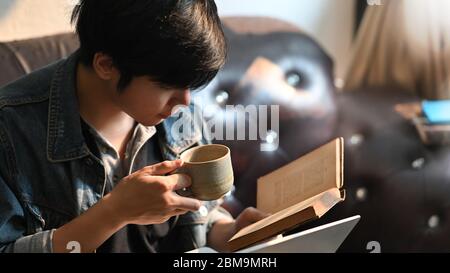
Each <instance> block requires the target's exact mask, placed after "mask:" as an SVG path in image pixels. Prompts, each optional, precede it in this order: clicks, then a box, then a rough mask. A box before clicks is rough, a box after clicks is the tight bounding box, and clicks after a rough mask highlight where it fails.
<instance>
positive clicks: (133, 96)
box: [93, 53, 191, 126]
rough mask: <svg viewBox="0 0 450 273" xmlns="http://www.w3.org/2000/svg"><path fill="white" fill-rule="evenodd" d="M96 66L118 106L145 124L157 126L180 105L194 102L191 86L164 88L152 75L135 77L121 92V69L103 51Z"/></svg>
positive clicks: (95, 59) (96, 70)
mask: <svg viewBox="0 0 450 273" xmlns="http://www.w3.org/2000/svg"><path fill="white" fill-rule="evenodd" d="M93 68H94V71H95V73H96V75H97V77H98V78H99V79H100V80H101V81H102V83H103V86H104V88H105V89H106V90H107V92H108V96H109V97H110V99H111V101H112V102H113V103H114V104H115V106H117V107H118V108H120V109H121V110H122V111H123V112H125V113H127V114H128V115H129V116H130V117H132V118H133V119H134V120H136V121H137V122H139V123H141V124H142V125H145V126H155V125H157V124H159V123H161V122H162V121H163V120H164V119H166V118H168V117H169V116H170V115H171V114H173V112H172V111H173V110H174V108H175V107H176V106H180V105H184V106H187V105H189V104H190V100H191V98H190V91H189V89H184V90H183V89H169V88H163V87H162V86H161V85H159V84H158V83H156V82H154V81H152V80H151V79H150V78H149V77H148V76H140V77H134V78H133V79H132V81H131V82H130V84H129V85H128V86H127V87H126V88H125V89H123V90H120V91H119V90H118V89H117V85H118V83H119V80H120V71H119V70H118V69H117V68H116V67H114V65H113V62H112V59H111V58H110V57H109V56H107V55H105V54H103V53H96V54H95V57H94V61H93Z"/></svg>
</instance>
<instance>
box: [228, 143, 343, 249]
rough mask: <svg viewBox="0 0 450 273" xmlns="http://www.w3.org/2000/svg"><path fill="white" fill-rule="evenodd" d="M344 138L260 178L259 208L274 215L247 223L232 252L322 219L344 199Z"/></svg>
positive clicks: (232, 243) (240, 232)
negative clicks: (248, 224)
mask: <svg viewBox="0 0 450 273" xmlns="http://www.w3.org/2000/svg"><path fill="white" fill-rule="evenodd" d="M343 143H344V141H343V139H342V138H338V139H335V140H333V141H332V142H330V143H328V144H326V145H323V146H322V147H320V148H318V149H316V150H314V151H313V152H311V153H309V154H307V155H305V156H302V157H301V158H299V159H297V160H295V161H293V162H291V163H289V164H288V165H285V166H283V167H281V168H279V169H278V170H276V171H274V172H272V173H270V174H268V175H266V176H263V177H261V178H259V179H258V190H257V208H258V209H260V210H262V211H264V212H268V213H271V216H269V217H267V218H265V219H263V220H261V221H259V222H256V223H254V224H252V225H250V226H247V227H245V228H243V229H242V230H240V231H239V232H238V233H236V234H235V235H234V236H233V237H232V238H231V239H230V240H229V241H228V244H229V247H230V249H231V250H232V251H236V250H239V249H243V248H245V247H248V246H250V245H253V244H255V243H258V242H261V241H263V240H266V239H269V238H271V237H275V236H277V235H279V234H282V233H284V232H286V231H288V230H290V229H292V228H295V227H297V226H299V225H301V224H303V223H306V222H308V221H311V220H314V219H317V218H320V217H321V216H322V215H324V214H325V213H326V212H327V211H329V210H330V209H331V208H332V207H333V206H334V205H336V204H337V203H339V202H341V201H343V200H344V198H345V191H344V190H343V189H342V187H343V154H344V147H343V145H344V144H343Z"/></svg>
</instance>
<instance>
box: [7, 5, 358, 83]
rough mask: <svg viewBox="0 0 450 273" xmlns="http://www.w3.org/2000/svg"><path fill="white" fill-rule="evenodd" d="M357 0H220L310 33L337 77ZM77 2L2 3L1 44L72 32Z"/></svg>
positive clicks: (232, 9)
mask: <svg viewBox="0 0 450 273" xmlns="http://www.w3.org/2000/svg"><path fill="white" fill-rule="evenodd" d="M354 1H355V0H216V2H217V5H218V7H219V12H220V14H221V15H222V16H227V15H248V16H250V15H260V16H272V17H276V18H280V19H284V20H287V21H290V22H292V23H294V24H296V25H298V26H299V27H301V28H302V29H303V30H305V31H306V32H308V33H310V34H311V35H312V36H313V37H314V38H316V39H317V41H319V43H320V44H322V46H323V47H324V48H325V49H326V51H327V52H329V54H330V55H331V56H332V57H333V58H334V60H335V63H336V67H337V74H338V75H341V74H342V73H341V72H340V71H342V70H343V66H344V64H345V61H346V59H347V52H348V50H349V47H350V43H351V39H352V30H353V22H354V16H353V14H354V11H353V6H354V5H353V3H354ZM74 2H76V0H0V41H10V40H15V39H24V38H32V37H39V36H42V35H51V34H55V33H60V32H66V31H70V30H71V26H70V24H69V20H70V11H71V7H72V6H73V3H74Z"/></svg>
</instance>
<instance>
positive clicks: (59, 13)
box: [0, 0, 73, 41]
mask: <svg viewBox="0 0 450 273" xmlns="http://www.w3.org/2000/svg"><path fill="white" fill-rule="evenodd" d="M72 2H73V1H71V0H0V41H11V40H17V39H25V38H32V37H39V36H43V35H52V34H55V33H61V32H67V31H70V30H71V26H70V23H69V21H70V12H71V3H72Z"/></svg>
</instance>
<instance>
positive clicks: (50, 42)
mask: <svg viewBox="0 0 450 273" xmlns="http://www.w3.org/2000/svg"><path fill="white" fill-rule="evenodd" d="M77 48H78V40H77V38H76V36H75V35H73V34H60V35H54V36H48V37H42V38H35V39H29V40H23V41H14V42H8V43H0V71H1V73H0V86H2V85H5V84H6V83H8V82H11V81H14V80H16V79H17V78H19V77H21V76H24V75H25V74H28V73H30V72H31V71H33V70H36V69H37V68H40V67H42V66H45V65H48V64H50V63H52V62H55V61H57V60H59V59H61V58H63V57H66V56H67V55H69V54H70V53H72V52H74V51H75V50H76V49H77Z"/></svg>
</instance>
